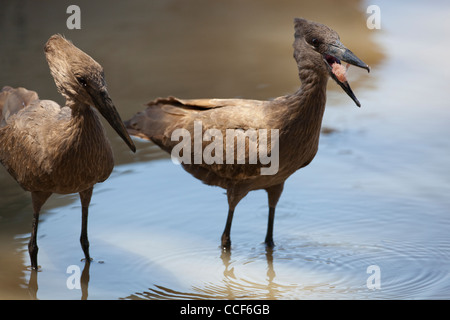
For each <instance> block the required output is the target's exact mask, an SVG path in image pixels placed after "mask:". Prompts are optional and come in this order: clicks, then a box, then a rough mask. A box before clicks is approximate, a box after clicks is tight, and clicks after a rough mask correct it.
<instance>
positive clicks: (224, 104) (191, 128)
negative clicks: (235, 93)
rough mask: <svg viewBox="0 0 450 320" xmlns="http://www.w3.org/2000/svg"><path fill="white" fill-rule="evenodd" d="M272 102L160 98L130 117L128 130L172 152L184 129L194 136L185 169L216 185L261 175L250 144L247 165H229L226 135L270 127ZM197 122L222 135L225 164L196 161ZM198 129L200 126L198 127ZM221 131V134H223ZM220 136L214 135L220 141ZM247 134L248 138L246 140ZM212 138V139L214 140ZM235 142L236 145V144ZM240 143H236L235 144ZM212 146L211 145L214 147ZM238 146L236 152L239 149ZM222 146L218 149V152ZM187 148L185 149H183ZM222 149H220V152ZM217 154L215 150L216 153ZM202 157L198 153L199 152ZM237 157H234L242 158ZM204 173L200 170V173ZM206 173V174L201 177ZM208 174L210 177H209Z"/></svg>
mask: <svg viewBox="0 0 450 320" xmlns="http://www.w3.org/2000/svg"><path fill="white" fill-rule="evenodd" d="M269 105H270V101H259V100H247V99H191V100H182V99H178V98H175V97H169V98H159V99H156V100H154V101H151V102H149V103H148V104H147V108H146V109H145V110H143V111H141V112H139V113H137V114H136V115H134V116H133V117H132V118H131V119H130V120H128V121H126V122H125V125H126V127H127V129H128V132H129V133H130V134H132V135H134V136H137V137H140V138H143V139H147V140H151V141H153V142H154V143H156V144H157V145H158V146H160V147H161V148H162V149H163V150H165V151H166V152H169V153H171V152H172V150H173V149H174V147H175V146H176V145H178V144H179V143H180V141H181V140H180V139H181V138H180V137H179V136H178V137H177V139H174V140H172V136H173V134H174V131H175V130H176V129H184V130H186V131H184V132H187V133H188V134H189V137H190V138H191V148H190V158H191V160H192V161H191V164H190V165H184V167H185V169H186V170H187V171H189V172H190V173H192V174H194V175H195V176H197V177H198V178H199V179H201V180H203V181H204V182H206V183H208V184H215V185H217V184H218V183H215V182H214V180H215V179H222V178H223V179H234V180H235V179H251V178H253V177H255V176H258V175H259V174H260V168H261V166H262V165H261V164H260V163H259V162H258V163H252V164H250V162H249V153H248V151H249V149H248V144H247V145H246V149H245V155H244V156H243V157H244V158H242V154H241V157H240V159H241V161H242V162H244V164H239V165H234V164H226V163H225V159H226V152H228V151H229V149H228V150H227V146H226V144H225V138H224V137H225V136H226V134H227V129H235V130H236V131H234V132H236V134H237V135H245V132H248V131H247V130H251V129H253V130H258V129H268V124H267V122H266V117H265V110H266V107H268V106H269ZM196 124H197V125H198V124H200V125H201V130H202V131H201V134H202V138H203V137H204V136H203V134H204V133H205V131H207V130H208V129H213V130H215V131H214V132H215V133H216V134H218V135H221V137H219V139H222V140H221V141H217V144H219V143H220V144H222V146H223V148H222V150H221V151H222V152H223V157H222V160H223V162H222V163H213V164H208V163H205V161H204V159H202V161H200V162H199V161H196V160H195V159H199V158H198V157H197V158H195V152H196V151H197V153H198V149H196V148H195V147H194V145H195V142H194V136H195V126H196ZM197 128H198V127H197ZM219 133H220V134H219ZM216 139H218V136H217V135H216V136H214V142H216ZM245 139H246V138H245V137H244V141H245ZM211 141H212V140H211ZM211 141H202V151H201V152H202V154H203V155H204V151H205V148H206V147H207V146H208V145H211V144H212V142H211ZM234 145H235V144H234ZM235 146H236V145H235ZM210 149H211V146H210ZM236 149H237V148H236V147H235V148H234V150H232V151H231V152H233V151H234V153H236V152H237V150H236ZM217 150H220V148H219V149H217V148H216V149H215V150H214V151H215V152H217ZM184 151H185V149H183V152H184ZM219 152H220V151H219ZM212 154H213V155H215V153H212ZM197 156H198V155H197ZM238 158H239V156H235V157H234V159H238ZM199 172H200V173H199ZM200 176H202V177H200ZM205 176H208V177H205Z"/></svg>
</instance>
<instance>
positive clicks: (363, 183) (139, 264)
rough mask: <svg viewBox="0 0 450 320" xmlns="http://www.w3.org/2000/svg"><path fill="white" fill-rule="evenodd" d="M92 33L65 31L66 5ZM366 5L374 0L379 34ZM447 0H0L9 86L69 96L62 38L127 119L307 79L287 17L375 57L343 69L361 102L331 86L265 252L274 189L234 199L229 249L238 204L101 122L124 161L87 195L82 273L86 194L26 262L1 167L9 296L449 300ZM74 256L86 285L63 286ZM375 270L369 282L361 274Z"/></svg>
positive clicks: (56, 216) (13, 191)
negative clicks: (151, 108) (96, 69)
mask: <svg viewBox="0 0 450 320" xmlns="http://www.w3.org/2000/svg"><path fill="white" fill-rule="evenodd" d="M71 4H76V5H78V6H79V7H80V9H81V29H80V30H69V29H68V28H67V26H66V21H67V19H68V18H69V16H70V15H71V14H68V13H66V9H67V7H68V6H69V5H71ZM370 5H377V6H378V8H379V9H380V19H381V25H380V28H379V29H369V28H368V26H367V20H368V19H370V16H371V15H372V14H373V13H367V8H368V7H369V6H370ZM449 15H450V4H449V3H448V2H446V1H429V2H420V1H398V2H395V3H393V2H392V1H371V2H367V1H358V0H346V1H332V0H329V1H326V0H325V1H314V2H309V1H299V0H295V1H291V0H283V1H269V0H263V1H261V0H252V1H238V0H227V1H207V0H192V1H182V0H152V1H143V0H142V1H140V0H130V1H125V2H124V1H114V2H112V1H103V0H98V1H95V2H93V1H60V0H58V1H56V0H45V1H44V0H42V1H31V0H29V1H26V0H19V1H17V0H14V1H13V0H3V1H2V2H1V10H0V87H3V86H5V85H9V86H13V87H18V86H21V87H25V88H27V89H30V90H34V91H36V92H37V93H38V94H39V97H40V98H41V99H51V100H55V101H57V102H58V103H60V104H61V105H63V104H64V100H63V98H62V97H61V96H60V95H59V94H58V93H57V91H56V87H55V84H54V82H53V79H52V77H51V76H50V72H49V70H48V66H47V63H46V60H45V56H44V53H43V46H44V44H45V42H46V41H47V39H48V38H49V37H50V36H51V35H52V34H55V33H60V34H63V35H64V36H65V37H66V38H68V39H70V40H72V41H73V43H74V44H75V45H76V46H78V47H79V48H80V49H82V50H83V51H85V52H87V53H88V54H89V55H91V56H92V57H93V58H94V59H95V60H96V61H97V62H99V63H100V64H101V65H102V66H103V68H104V70H105V74H106V80H107V83H108V90H109V93H110V95H111V97H112V99H113V101H114V103H115V105H116V107H117V108H118V110H119V112H120V114H121V116H122V119H123V120H126V119H129V118H130V117H131V116H132V115H133V114H134V113H136V112H138V111H140V110H142V109H144V104H145V103H146V102H148V101H150V100H153V99H155V98H157V97H165V96H169V95H172V96H177V97H180V98H237V97H239V98H249V99H261V100H265V99H271V98H275V97H278V96H282V95H285V94H289V93H292V92H294V91H296V90H297V89H298V87H299V86H300V82H299V80H298V71H297V66H296V63H295V61H294V59H293V57H292V53H293V52H292V51H293V50H292V42H293V39H294V37H293V34H294V31H293V19H294V18H295V17H303V18H306V19H309V20H314V21H317V22H321V23H324V24H326V25H328V26H330V27H331V28H333V29H334V30H336V31H337V32H338V33H339V35H340V37H341V40H342V42H343V43H344V44H345V45H346V46H347V47H348V48H350V49H351V50H352V51H353V52H354V53H355V54H356V55H357V56H358V57H360V58H361V59H362V60H363V61H365V62H366V63H367V64H369V65H370V66H371V68H372V71H371V73H370V74H367V72H365V71H364V70H359V69H357V68H354V67H353V68H350V69H349V74H348V78H349V82H350V84H351V86H352V88H353V91H354V92H355V94H356V96H357V97H358V99H359V100H360V102H361V104H362V108H361V109H359V108H356V107H355V105H354V103H353V101H352V100H351V99H350V98H349V97H348V96H347V95H346V94H345V93H344V92H343V91H342V90H341V89H340V88H339V87H338V86H337V85H336V84H335V83H334V82H332V81H330V82H329V88H328V100H327V109H326V112H325V116H324V121H323V127H324V129H326V130H324V132H323V134H322V137H321V142H320V146H319V152H318V154H317V156H316V158H315V160H314V161H313V162H312V163H311V164H310V165H309V166H308V167H307V168H304V169H302V170H300V171H298V172H296V173H295V174H294V175H293V176H292V177H290V178H289V179H288V180H287V182H286V185H285V191H284V193H283V195H282V197H281V199H280V202H279V205H278V207H277V217H276V220H275V236H274V240H275V243H276V247H275V248H274V250H273V251H272V250H270V251H268V250H266V248H265V246H264V244H263V240H264V235H265V230H266V223H267V212H268V208H267V204H266V203H267V199H266V194H265V192H263V191H258V192H253V193H251V194H249V195H248V196H247V198H245V199H244V200H243V201H242V202H241V203H240V204H239V206H238V207H237V209H236V212H235V220H234V221H233V228H232V231H231V238H232V241H233V243H232V251H231V254H228V255H225V254H223V253H222V252H221V250H220V248H219V240H220V235H221V232H222V230H223V227H224V224H225V219H226V213H227V201H226V196H225V195H224V190H221V189H219V188H213V187H208V186H206V185H203V184H202V183H201V182H199V181H198V180H196V179H194V178H193V177H191V176H190V175H189V174H187V173H186V172H184V171H183V170H182V168H181V167H180V166H177V165H175V164H173V163H172V162H171V160H170V158H169V155H168V154H165V153H164V152H162V151H160V150H159V148H157V147H156V146H155V145H153V144H152V143H151V142H147V141H141V140H137V139H136V140H135V141H136V144H137V147H138V151H137V153H136V154H132V153H131V152H130V151H129V150H128V148H127V147H126V145H125V144H124V143H123V141H122V140H121V139H120V138H119V137H118V136H117V135H116V134H115V133H114V132H113V131H112V130H111V128H110V127H109V126H107V125H105V127H106V129H107V133H108V136H109V138H110V140H111V142H112V145H113V149H114V155H115V159H116V167H115V170H114V172H113V173H112V175H111V177H110V178H109V179H108V180H107V181H106V182H104V183H102V184H99V185H97V186H96V187H95V188H94V195H93V198H92V202H91V207H90V218H89V239H90V244H91V255H92V256H93V258H94V261H93V263H91V265H90V267H89V268H85V266H84V262H82V261H80V260H81V258H82V257H83V254H82V250H81V247H80V244H79V233H80V227H81V206H80V202H79V199H78V196H77V195H68V196H67V195H66V196H61V195H53V196H52V197H51V198H50V200H49V201H48V202H47V203H46V205H45V206H44V208H43V211H42V213H41V219H40V225H39V231H38V245H39V248H40V250H39V256H38V263H39V265H41V269H40V271H39V272H38V273H37V275H36V274H34V273H31V272H30V269H29V266H30V262H29V257H28V251H27V242H28V240H29V236H30V232H31V218H32V207H31V197H30V194H29V193H26V192H24V191H23V190H22V189H21V188H20V187H19V186H18V185H17V183H16V182H15V181H14V180H13V179H12V178H11V177H10V176H9V175H8V173H7V171H6V170H5V169H4V168H3V167H0V298H2V299H34V298H37V299H80V298H88V299H122V298H125V299H185V298H187V299H190V298H200V299H392V298H395V299H410V298H413V299H427V298H435V299H436V298H437V299H448V298H450V276H449V273H448V269H449V265H450V257H449V252H450V250H449V249H450V239H449V234H450V233H449V231H450V217H449V208H450V198H449V197H448V195H449V194H450V192H449V191H450V170H449V166H448V164H449V163H450V139H449V138H448V137H449V133H450V127H449V126H448V123H449V120H450V110H449V107H450V106H449V103H448V94H447V92H448V89H449V84H448V83H449V78H450V76H449V74H450V73H448V72H445V71H444V70H445V68H444V67H445V53H446V52H448V50H449V49H450V43H449V42H448V41H447V40H446V39H449V36H450V26H449V23H448V16H449ZM72 265H75V266H79V268H80V270H84V275H86V274H89V276H90V277H89V282H87V281H86V278H83V279H84V282H83V290H78V289H72V290H71V289H69V288H68V286H67V284H66V280H67V279H68V277H69V276H70V274H69V273H67V268H68V267H69V266H72ZM371 265H376V266H378V267H379V270H380V271H381V278H380V281H381V287H380V289H370V288H368V286H367V280H368V278H369V277H370V275H371V274H370V273H367V268H368V267H369V266H371Z"/></svg>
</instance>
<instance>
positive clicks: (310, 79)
mask: <svg viewBox="0 0 450 320" xmlns="http://www.w3.org/2000/svg"><path fill="white" fill-rule="evenodd" d="M299 78H300V81H301V87H300V89H299V90H298V91H297V92H295V93H294V94H292V95H290V96H288V101H289V105H290V108H289V110H290V112H291V114H290V118H291V119H293V120H294V123H295V124H297V125H299V126H301V125H302V124H304V125H306V126H307V127H311V126H312V125H313V124H316V125H319V129H320V125H321V123H322V117H323V113H324V111H325V103H326V100H327V97H326V90H327V82H328V75H326V74H323V73H321V72H318V71H317V70H315V69H314V68H313V66H309V65H303V66H301V67H300V65H299Z"/></svg>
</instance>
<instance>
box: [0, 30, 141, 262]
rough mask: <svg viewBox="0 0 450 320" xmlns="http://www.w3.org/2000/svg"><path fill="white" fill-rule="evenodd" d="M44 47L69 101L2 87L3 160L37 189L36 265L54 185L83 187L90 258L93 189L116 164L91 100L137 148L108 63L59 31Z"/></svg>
mask: <svg viewBox="0 0 450 320" xmlns="http://www.w3.org/2000/svg"><path fill="white" fill-rule="evenodd" d="M44 50H45V55H46V58H47V62H48V65H49V67H50V71H51V74H52V76H53V78H54V80H55V83H56V86H57V88H58V91H59V92H60V93H61V94H62V95H63V96H64V97H65V99H66V105H65V107H63V108H61V107H60V106H59V105H58V104H57V103H56V102H53V101H50V100H39V98H38V95H37V94H36V92H34V91H29V90H26V89H24V88H17V89H13V88H11V87H4V88H3V89H2V91H1V92H0V119H1V121H0V162H1V163H2V164H3V165H4V166H5V167H6V169H7V170H8V172H9V173H10V174H11V175H12V176H13V178H14V179H15V180H16V181H17V182H18V183H19V185H20V186H21V187H22V188H23V189H25V190H27V191H30V192H31V198H32V201H33V210H34V216H33V228H32V233H31V238H30V241H29V244H28V250H29V254H30V258H31V267H32V268H33V269H37V268H38V265H37V252H38V246H37V241H36V235H37V228H38V220H39V212H40V210H41V207H42V205H43V204H44V203H45V202H46V201H47V199H48V198H49V197H50V195H51V194H52V193H59V194H69V193H79V194H80V199H81V205H82V226H81V237H80V242H81V247H82V249H83V252H84V256H85V258H86V261H88V262H89V261H90V255H89V241H88V236H87V220H88V207H89V203H90V200H91V196H92V189H93V186H94V184H96V183H97V182H103V181H105V180H106V179H107V178H108V177H109V175H110V174H111V172H112V170H113V167H114V159H113V154H112V150H111V145H110V143H109V141H108V139H107V137H106V135H105V130H104V128H103V126H102V124H101V122H100V118H99V117H98V115H97V112H96V111H95V110H94V108H93V107H95V108H96V109H97V110H98V111H99V112H100V114H102V115H103V117H104V118H105V119H106V120H107V121H108V122H109V124H110V125H111V126H112V127H113V128H114V129H115V130H116V132H117V133H118V134H119V136H120V137H122V139H123V140H124V141H125V143H126V144H127V145H128V146H129V148H130V149H131V150H132V151H133V152H135V151H136V148H135V146H134V143H133V141H132V140H131V138H130V137H129V135H128V133H127V131H126V129H125V126H124V124H123V122H122V120H121V119H120V116H119V114H118V112H117V110H116V108H115V107H114V104H113V102H112V100H111V98H110V97H109V94H108V91H107V89H106V82H105V78H104V74H103V69H102V67H101V66H100V65H99V64H98V63H97V62H96V61H95V60H94V59H92V58H91V57H90V56H88V55H87V54H86V53H84V52H83V51H81V50H80V49H78V48H77V47H75V46H74V45H73V44H72V43H71V42H70V41H68V40H66V39H65V38H64V37H62V36H60V35H54V36H52V37H50V39H49V40H48V41H47V43H46V44H45V48H44Z"/></svg>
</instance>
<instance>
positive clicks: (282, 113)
mask: <svg viewBox="0 0 450 320" xmlns="http://www.w3.org/2000/svg"><path fill="white" fill-rule="evenodd" d="M294 25H295V40H294V44H293V47H294V58H295V60H296V61H297V66H298V72H299V77H300V81H301V87H300V89H299V90H298V91H297V92H295V93H293V94H290V95H286V96H282V97H279V98H276V99H274V100H270V101H257V100H246V99H198V100H182V99H178V98H173V97H169V98H159V99H156V100H154V101H151V102H149V103H148V107H147V108H146V109H145V110H144V111H142V112H139V113H137V114H136V115H135V116H133V117H132V118H131V119H130V120H128V121H125V125H126V127H127V129H128V132H129V133H130V134H131V135H134V136H137V137H140V138H143V139H148V140H151V141H153V142H154V143H155V144H157V145H158V146H160V147H161V148H162V149H163V150H165V151H167V152H169V153H171V152H172V151H173V150H174V148H175V146H177V145H178V143H179V137H178V139H173V138H172V135H173V133H174V132H176V131H175V130H177V129H183V130H187V132H188V133H189V136H190V137H191V139H192V141H190V142H191V145H192V147H191V148H187V149H185V150H183V152H186V150H191V151H190V154H189V155H188V157H187V158H188V159H194V158H195V152H198V150H197V151H196V148H195V141H194V140H195V139H194V136H195V135H196V133H195V129H194V127H195V123H201V126H202V132H201V133H200V134H201V135H200V138H201V137H203V135H204V133H205V132H206V131H207V130H210V129H214V130H218V132H220V133H221V134H222V135H223V136H226V134H227V130H228V129H234V130H236V129H237V130H241V131H247V130H260V129H267V130H272V129H278V130H279V131H278V132H279V137H278V143H277V145H278V147H279V168H278V171H277V172H276V173H275V174H273V175H262V174H261V169H262V168H264V167H265V165H264V164H263V163H262V162H261V161H258V162H257V163H256V164H251V163H250V161H249V160H250V159H249V146H248V144H247V145H246V146H245V151H246V153H245V154H246V158H245V164H237V163H236V162H234V164H227V163H225V161H222V163H218V162H216V163H212V164H211V163H210V164H207V163H205V162H201V163H198V161H197V163H195V161H185V162H184V163H182V165H183V167H184V169H185V170H186V171H188V172H189V173H191V174H192V175H193V176H194V177H196V178H197V179H200V180H201V181H203V182H204V183H206V184H208V185H214V186H220V187H222V188H224V189H226V190H227V197H228V206H229V207H228V218H227V221H226V225H225V229H224V231H223V234H222V238H221V245H222V247H223V248H224V249H229V248H230V244H231V240H230V230H231V223H232V219H233V214H234V210H235V207H236V205H237V204H238V203H239V201H240V200H241V199H242V198H243V197H245V196H246V195H247V193H248V192H250V191H252V190H258V189H264V190H266V191H267V193H268V198H269V219H268V225H267V233H266V238H265V243H266V244H267V246H269V247H272V246H273V245H274V242H273V225H274V218H275V207H276V205H277V202H278V199H279V198H280V195H281V193H282V191H283V186H284V182H285V181H286V179H287V178H288V177H289V176H290V175H291V174H293V173H294V172H296V171H297V170H298V169H300V168H303V167H305V166H307V165H308V164H309V163H310V162H311V161H312V160H313V158H314V157H315V155H316V152H317V150H318V145H319V136H320V130H321V124H322V117H323V114H324V110H325V102H326V88H327V82H328V79H329V77H331V78H333V80H335V81H336V82H337V83H338V84H339V85H340V86H341V87H342V89H343V90H344V91H345V92H346V93H347V94H348V95H349V96H350V97H351V98H352V99H353V100H354V102H355V103H356V105H357V106H360V103H359V101H358V100H357V99H356V97H355V95H354V94H353V92H352V90H351V88H350V85H349V84H348V82H347V80H346V78H345V74H344V73H343V72H342V71H343V68H344V67H343V66H342V65H341V61H345V62H347V63H349V64H352V65H355V66H358V67H361V68H364V69H366V70H367V71H370V69H369V67H368V65H367V64H365V63H364V62H362V61H361V60H360V59H359V58H358V57H356V55H354V54H353V53H352V52H351V51H350V50H349V49H347V48H346V47H345V46H344V45H343V44H342V43H341V41H340V38H339V35H338V34H337V33H336V32H335V31H334V30H332V29H330V28H329V27H327V26H325V25H323V24H320V23H316V22H312V21H308V20H306V19H299V18H297V19H295V20H294ZM216 132H217V131H216ZM227 139H228V137H227ZM259 139H261V137H259ZM219 143H223V149H222V150H223V157H222V159H225V157H226V156H227V151H229V150H230V146H227V143H226V141H225V140H223V141H221V142H219ZM230 145H231V147H232V148H233V149H232V152H234V153H236V149H235V147H236V143H235V142H232V143H231V144H230ZM207 146H208V143H205V141H203V142H202V149H201V150H200V152H202V151H205V147H207ZM258 147H259V148H260V149H259V152H261V140H259V145H258ZM272 147H273V144H272V146H270V148H269V150H272ZM177 152H178V147H177ZM188 152H189V151H188ZM185 156H186V155H185V154H183V158H184V159H186V158H185ZM188 162H189V163H188Z"/></svg>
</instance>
